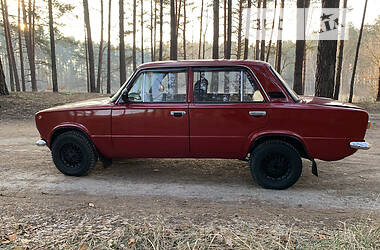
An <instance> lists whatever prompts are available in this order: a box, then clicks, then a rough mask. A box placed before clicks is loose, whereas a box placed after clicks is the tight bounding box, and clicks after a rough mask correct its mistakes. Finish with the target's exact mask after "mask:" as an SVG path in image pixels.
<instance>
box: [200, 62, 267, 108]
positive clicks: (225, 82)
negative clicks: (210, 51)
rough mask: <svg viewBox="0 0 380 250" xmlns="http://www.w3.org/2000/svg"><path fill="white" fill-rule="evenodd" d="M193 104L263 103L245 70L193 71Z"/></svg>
mask: <svg viewBox="0 0 380 250" xmlns="http://www.w3.org/2000/svg"><path fill="white" fill-rule="evenodd" d="M193 93H194V102H198V103H202V102H204V103H210V102H212V103H229V102H264V97H263V96H262V94H261V92H260V90H259V88H258V86H257V84H256V83H255V82H254V81H253V79H252V77H251V75H250V74H249V73H248V72H247V71H245V70H240V69H237V70H210V71H207V70H204V71H203V70H199V71H197V70H194V82H193Z"/></svg>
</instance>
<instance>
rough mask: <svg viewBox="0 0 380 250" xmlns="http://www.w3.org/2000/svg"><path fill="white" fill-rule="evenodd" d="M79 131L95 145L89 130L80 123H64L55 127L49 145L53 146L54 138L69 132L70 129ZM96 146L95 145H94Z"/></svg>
mask: <svg viewBox="0 0 380 250" xmlns="http://www.w3.org/2000/svg"><path fill="white" fill-rule="evenodd" d="M73 130H74V131H78V132H80V133H81V134H83V135H84V136H85V137H86V138H87V139H88V140H89V141H90V142H91V143H92V144H93V145H94V142H93V141H92V140H91V137H90V135H89V132H88V130H87V129H86V128H85V127H84V126H83V125H80V124H62V125H60V126H57V127H55V128H54V129H53V130H52V132H51V133H50V136H49V143H48V146H49V147H51V145H53V142H54V140H55V139H56V138H57V137H58V136H59V135H61V134H63V133H65V132H68V131H73ZM94 147H95V145H94Z"/></svg>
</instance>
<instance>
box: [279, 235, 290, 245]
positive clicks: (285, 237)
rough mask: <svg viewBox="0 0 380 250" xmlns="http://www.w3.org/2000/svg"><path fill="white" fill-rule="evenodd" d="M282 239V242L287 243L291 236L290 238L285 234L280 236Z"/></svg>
mask: <svg viewBox="0 0 380 250" xmlns="http://www.w3.org/2000/svg"><path fill="white" fill-rule="evenodd" d="M280 240H281V241H282V242H284V243H287V242H288V241H289V238H288V237H287V236H285V235H281V236H280Z"/></svg>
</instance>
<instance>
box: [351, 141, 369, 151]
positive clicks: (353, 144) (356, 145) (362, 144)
mask: <svg viewBox="0 0 380 250" xmlns="http://www.w3.org/2000/svg"><path fill="white" fill-rule="evenodd" d="M350 147H351V148H353V149H364V150H368V149H370V148H371V145H369V144H368V143H366V142H364V141H360V142H359V141H352V142H350Z"/></svg>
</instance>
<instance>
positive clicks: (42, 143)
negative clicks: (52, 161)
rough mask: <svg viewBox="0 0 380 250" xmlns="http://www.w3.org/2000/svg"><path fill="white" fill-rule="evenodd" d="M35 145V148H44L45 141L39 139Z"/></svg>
mask: <svg viewBox="0 0 380 250" xmlns="http://www.w3.org/2000/svg"><path fill="white" fill-rule="evenodd" d="M36 145H37V146H40V147H43V146H46V141H45V140H43V139H39V140H38V141H37V142H36Z"/></svg>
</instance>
